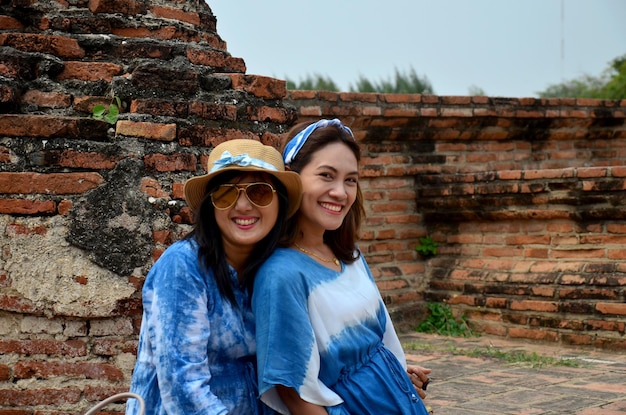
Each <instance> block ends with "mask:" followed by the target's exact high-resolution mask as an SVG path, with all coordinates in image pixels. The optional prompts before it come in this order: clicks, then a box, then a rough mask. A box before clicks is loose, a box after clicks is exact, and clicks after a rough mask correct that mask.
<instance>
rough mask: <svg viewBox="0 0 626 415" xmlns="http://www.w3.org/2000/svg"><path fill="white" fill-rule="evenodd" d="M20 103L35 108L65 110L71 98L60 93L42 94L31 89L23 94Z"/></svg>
mask: <svg viewBox="0 0 626 415" xmlns="http://www.w3.org/2000/svg"><path fill="white" fill-rule="evenodd" d="M22 101H23V102H25V103H27V104H31V105H35V106H37V107H45V108H67V107H69V106H70V105H71V103H72V96H71V95H69V94H63V93H60V92H43V91H38V90H34V89H31V90H28V91H26V92H25V93H24V95H23V96H22Z"/></svg>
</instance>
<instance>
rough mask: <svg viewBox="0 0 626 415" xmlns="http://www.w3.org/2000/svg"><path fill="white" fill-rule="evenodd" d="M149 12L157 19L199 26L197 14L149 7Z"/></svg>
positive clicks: (168, 8) (167, 8)
mask: <svg viewBox="0 0 626 415" xmlns="http://www.w3.org/2000/svg"><path fill="white" fill-rule="evenodd" d="M150 11H151V12H152V13H154V15H155V16H156V17H158V18H165V19H173V20H178V21H181V22H186V23H190V24H192V25H195V26H198V25H200V15H198V13H190V12H185V11H184V10H181V9H174V8H170V7H158V6H153V7H150Z"/></svg>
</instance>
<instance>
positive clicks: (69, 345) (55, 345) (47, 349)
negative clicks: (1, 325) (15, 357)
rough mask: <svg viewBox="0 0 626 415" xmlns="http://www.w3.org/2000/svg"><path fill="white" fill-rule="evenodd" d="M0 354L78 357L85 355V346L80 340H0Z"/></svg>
mask: <svg viewBox="0 0 626 415" xmlns="http://www.w3.org/2000/svg"><path fill="white" fill-rule="evenodd" d="M0 353H3V354H8V353H17V354H28V355H35V354H45V355H49V356H67V357H79V356H85V355H86V354H87V345H86V344H85V342H83V341H80V340H66V341H61V340H6V339H3V340H0Z"/></svg>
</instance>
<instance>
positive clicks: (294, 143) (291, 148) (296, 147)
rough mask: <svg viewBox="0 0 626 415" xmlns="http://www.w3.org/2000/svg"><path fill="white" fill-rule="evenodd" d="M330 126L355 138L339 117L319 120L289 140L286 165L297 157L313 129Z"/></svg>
mask: <svg viewBox="0 0 626 415" xmlns="http://www.w3.org/2000/svg"><path fill="white" fill-rule="evenodd" d="M330 126H333V127H337V128H340V129H343V130H344V131H345V132H347V133H348V134H349V135H350V137H352V139H353V140H354V134H352V130H351V129H350V128H348V127H346V126H345V125H343V124H342V123H341V121H339V120H338V119H337V118H335V119H332V120H319V121H318V122H316V123H313V124H311V125H309V126H307V127H306V128H305V129H304V130H302V131H300V132H299V133H298V134H296V135H295V136H294V137H293V138H292V139H291V140H289V142H288V143H287V145H286V146H285V150H284V151H283V159H284V160H285V165H289V164H291V162H292V161H293V159H294V158H296V155H298V152H299V151H300V149H301V148H302V146H303V145H304V143H306V140H307V138H309V136H310V135H311V133H312V132H313V131H315V130H317V129H318V128H324V127H330Z"/></svg>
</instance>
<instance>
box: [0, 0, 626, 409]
mask: <svg viewBox="0 0 626 415" xmlns="http://www.w3.org/2000/svg"><path fill="white" fill-rule="evenodd" d="M245 71H246V68H245V63H244V61H243V59H241V58H236V57H233V56H231V55H230V54H229V53H228V52H227V48H226V43H225V42H224V40H222V39H221V38H220V37H219V35H218V33H217V32H216V17H215V16H213V14H212V12H211V10H210V8H209V6H207V4H206V3H205V2H204V1H202V0H185V1H177V0H171V1H166V0H108V1H104V0H47V1H36V0H13V1H0V247H1V248H2V249H1V251H0V415H9V414H10V415H33V414H37V415H52V414H57V415H58V414H60V413H63V414H80V413H84V412H85V410H86V409H87V408H88V407H90V406H91V405H93V404H94V403H95V402H96V401H98V400H100V399H103V398H104V397H106V396H108V395H110V394H113V393H115V392H119V391H124V390H126V389H127V388H128V383H129V381H130V375H131V370H132V367H133V365H134V356H135V353H136V340H137V334H138V329H139V320H140V317H141V298H140V289H141V285H142V282H143V279H144V277H145V275H146V273H147V271H148V270H149V268H150V266H151V265H152V263H153V261H154V260H155V259H156V258H158V256H159V254H160V253H161V252H162V251H163V250H164V249H165V248H166V247H167V246H168V245H169V244H170V243H171V242H172V241H174V240H176V239H178V238H180V237H181V235H183V234H184V233H185V232H186V231H188V230H189V229H190V224H191V217H190V212H189V210H188V209H187V207H186V205H185V202H184V200H183V198H182V185H183V183H184V181H185V180H186V179H187V178H189V177H191V176H193V175H196V174H201V173H203V171H204V168H203V165H204V164H205V163H206V158H207V155H208V154H209V152H210V151H211V149H212V148H213V147H214V146H215V145H216V144H217V143H219V142H222V141H224V140H228V139H231V138H235V137H247V138H250V139H257V140H261V141H263V142H265V143H268V144H273V143H275V142H276V140H277V137H278V135H279V134H282V133H283V132H284V131H286V129H287V128H288V127H289V126H290V125H292V124H293V123H294V122H295V121H296V120H298V119H300V120H303V119H316V118H319V117H322V116H323V117H334V116H337V117H340V118H342V119H343V120H344V121H346V123H348V124H349V125H351V126H352V127H353V129H354V131H355V133H356V136H357V139H358V141H359V143H360V144H361V145H362V148H363V151H364V158H363V166H362V169H361V175H362V177H363V180H362V183H363V188H364V193H365V196H366V210H367V213H368V218H367V223H366V224H365V226H364V227H363V229H362V231H363V232H362V242H361V247H362V248H363V250H364V252H365V254H366V256H367V260H368V261H369V263H370V264H371V266H372V270H373V273H374V275H375V276H376V278H377V280H378V283H379V286H380V288H381V291H382V293H383V295H384V297H385V300H386V302H387V303H388V305H389V307H390V310H391V311H392V313H393V315H394V318H395V320H396V322H397V324H398V326H399V327H401V328H402V329H410V328H412V327H413V326H414V325H416V324H417V323H418V322H419V321H420V319H421V318H423V316H424V313H423V310H424V303H425V301H427V300H436V301H441V300H445V301H447V302H449V303H450V304H452V305H453V307H454V309H455V311H456V312H465V313H466V314H467V315H468V317H469V318H470V320H471V322H472V325H473V326H474V327H475V328H476V329H477V330H478V331H484V332H486V333H491V334H496V335H500V336H509V337H524V338H533V339H540V340H545V341H550V342H562V343H572V344H583V345H592V346H598V347H607V348H615V349H621V350H625V349H626V344H625V341H624V316H625V315H626V305H625V293H624V285H625V283H626V277H625V274H624V271H625V264H624V254H623V252H624V243H625V239H624V234H625V233H626V227H625V225H624V211H623V205H624V203H623V202H624V197H625V196H624V191H625V189H626V186H625V185H624V182H625V178H626V167H625V166H624V165H625V162H624V161H625V160H626V154H625V153H626V145H625V143H626V129H625V126H624V122H625V120H626V116H625V108H626V104H625V103H624V102H614V101H606V102H604V101H593V100H577V101H576V100H549V101H540V100H533V99H500V98H486V97H437V96H419V95H377V94H347V93H344V94H336V93H325V92H315V91H292V92H290V93H289V94H288V93H287V91H286V89H285V82H284V81H282V80H277V79H273V78H269V77H264V76H260V75H249V74H246V73H245ZM112 96H116V97H119V98H120V100H121V101H122V103H123V104H124V109H123V112H122V114H121V115H120V117H119V120H118V121H117V123H116V124H115V125H110V124H107V123H106V122H104V121H101V120H94V119H93V118H92V117H91V112H92V109H93V107H94V105H96V104H105V105H108V104H109V103H111V102H112ZM426 235H431V236H432V237H433V238H434V239H436V240H437V241H438V242H439V243H440V248H439V255H437V256H436V257H434V258H432V259H427V260H424V259H422V258H420V257H419V255H417V253H416V252H415V251H414V246H415V245H416V243H417V241H418V238H419V237H421V236H426ZM121 407H122V406H119V407H118V408H121Z"/></svg>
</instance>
